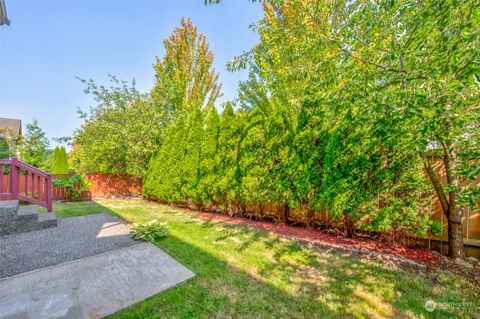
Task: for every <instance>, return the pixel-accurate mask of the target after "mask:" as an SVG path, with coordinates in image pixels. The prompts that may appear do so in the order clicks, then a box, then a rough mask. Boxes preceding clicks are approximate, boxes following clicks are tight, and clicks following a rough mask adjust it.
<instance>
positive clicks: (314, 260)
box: [54, 199, 480, 318]
mask: <svg viewBox="0 0 480 319" xmlns="http://www.w3.org/2000/svg"><path fill="white" fill-rule="evenodd" d="M54 210H55V212H56V214H57V216H59V217H70V216H74V215H83V214H91V213H97V212H110V213H112V214H115V215H117V216H119V217H121V218H123V219H125V220H127V221H129V222H143V221H148V220H151V219H160V220H162V221H166V222H168V224H169V227H170V236H169V237H168V238H166V239H163V240H160V241H158V242H157V243H156V244H157V246H158V247H160V248H161V249H163V250H164V251H166V252H167V253H168V254H170V255H171V256H172V257H174V258H175V259H176V260H178V261H179V262H180V263H182V264H183V265H185V266H186V267H188V268H189V269H191V270H192V271H193V272H195V274H196V276H195V277H194V278H193V279H191V280H189V281H188V282H187V283H186V284H183V285H181V286H179V287H176V288H173V289H170V290H168V291H166V292H163V293H160V294H158V295H156V296H154V297H151V298H149V299H147V300H145V301H143V302H140V303H139V304H137V305H135V306H133V307H130V308H127V309H125V310H123V311H121V312H119V313H117V314H115V315H113V316H112V318H392V317H395V318H470V317H471V318H475V317H477V316H478V310H479V309H475V306H476V307H480V303H479V302H478V297H476V296H475V288H474V287H473V286H472V285H470V284H468V283H467V282H466V281H464V280H463V279H462V278H459V277H456V276H455V275H453V274H451V273H448V272H445V271H441V270H438V272H439V273H438V275H437V276H436V278H435V280H433V281H432V280H428V279H425V278H424V277H423V276H420V275H417V274H413V273H407V272H404V271H402V270H398V269H389V268H385V267H383V266H381V265H379V264H375V263H366V262H362V261H360V260H358V259H356V258H354V257H350V256H348V255H346V254H340V253H336V252H335V251H328V250H326V249H320V248H317V247H314V246H309V245H304V244H300V243H298V242H295V241H292V240H287V239H283V238H280V237H277V236H275V235H274V234H272V233H267V232H262V231H258V230H255V229H253V228H251V227H248V226H241V225H230V224H224V223H217V222H211V221H207V220H203V219H201V218H198V217H197V216H195V214H193V213H190V212H185V211H181V210H177V209H175V208H172V207H169V206H165V205H161V204H158V203H154V202H149V201H144V200H119V199H112V200H98V201H92V202H81V203H59V204H55V205H54ZM428 299H432V300H434V301H436V302H437V303H440V307H438V308H442V309H438V308H437V309H436V310H435V311H434V312H427V311H426V310H425V306H424V305H425V302H426V300H428ZM462 302H465V303H462ZM453 303H457V304H453ZM458 303H461V304H458ZM469 303H470V304H469ZM455 305H457V306H456V307H455Z"/></svg>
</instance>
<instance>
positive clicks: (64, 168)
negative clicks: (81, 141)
mask: <svg viewBox="0 0 480 319" xmlns="http://www.w3.org/2000/svg"><path fill="white" fill-rule="evenodd" d="M52 174H68V158H67V151H66V150H65V147H63V146H62V147H58V146H57V147H55V150H54V151H53V160H52Z"/></svg>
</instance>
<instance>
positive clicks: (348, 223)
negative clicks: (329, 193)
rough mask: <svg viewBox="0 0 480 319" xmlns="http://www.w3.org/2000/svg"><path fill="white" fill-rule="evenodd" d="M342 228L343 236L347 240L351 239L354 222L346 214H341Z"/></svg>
mask: <svg viewBox="0 0 480 319" xmlns="http://www.w3.org/2000/svg"><path fill="white" fill-rule="evenodd" d="M343 226H344V228H345V236H346V237H347V238H352V237H353V232H354V226H355V222H354V221H353V219H352V218H351V217H349V216H348V213H347V212H346V211H345V212H343Z"/></svg>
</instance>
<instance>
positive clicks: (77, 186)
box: [52, 175, 90, 202]
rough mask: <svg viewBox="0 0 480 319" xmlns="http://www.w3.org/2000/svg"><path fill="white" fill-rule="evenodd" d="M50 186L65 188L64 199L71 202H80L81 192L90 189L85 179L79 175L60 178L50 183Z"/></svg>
mask: <svg viewBox="0 0 480 319" xmlns="http://www.w3.org/2000/svg"><path fill="white" fill-rule="evenodd" d="M52 185H53V186H56V187H63V188H65V195H66V198H67V200H68V201H71V202H77V201H79V200H81V199H82V194H83V192H85V191H86V190H88V189H89V188H90V184H89V183H88V181H87V179H86V178H84V177H83V176H80V175H72V176H70V177H67V176H60V179H54V180H53V181H52Z"/></svg>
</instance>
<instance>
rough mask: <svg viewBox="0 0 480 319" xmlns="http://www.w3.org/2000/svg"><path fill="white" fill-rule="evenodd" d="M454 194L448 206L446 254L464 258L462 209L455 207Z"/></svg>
mask: <svg viewBox="0 0 480 319" xmlns="http://www.w3.org/2000/svg"><path fill="white" fill-rule="evenodd" d="M456 197H457V196H456V195H454V196H452V197H451V199H452V200H453V202H452V203H450V205H449V208H448V216H447V220H448V255H449V256H450V257H452V258H464V257H465V246H464V245H463V227H462V210H461V209H459V208H457V207H456V205H455V204H456V203H455V199H456Z"/></svg>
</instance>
